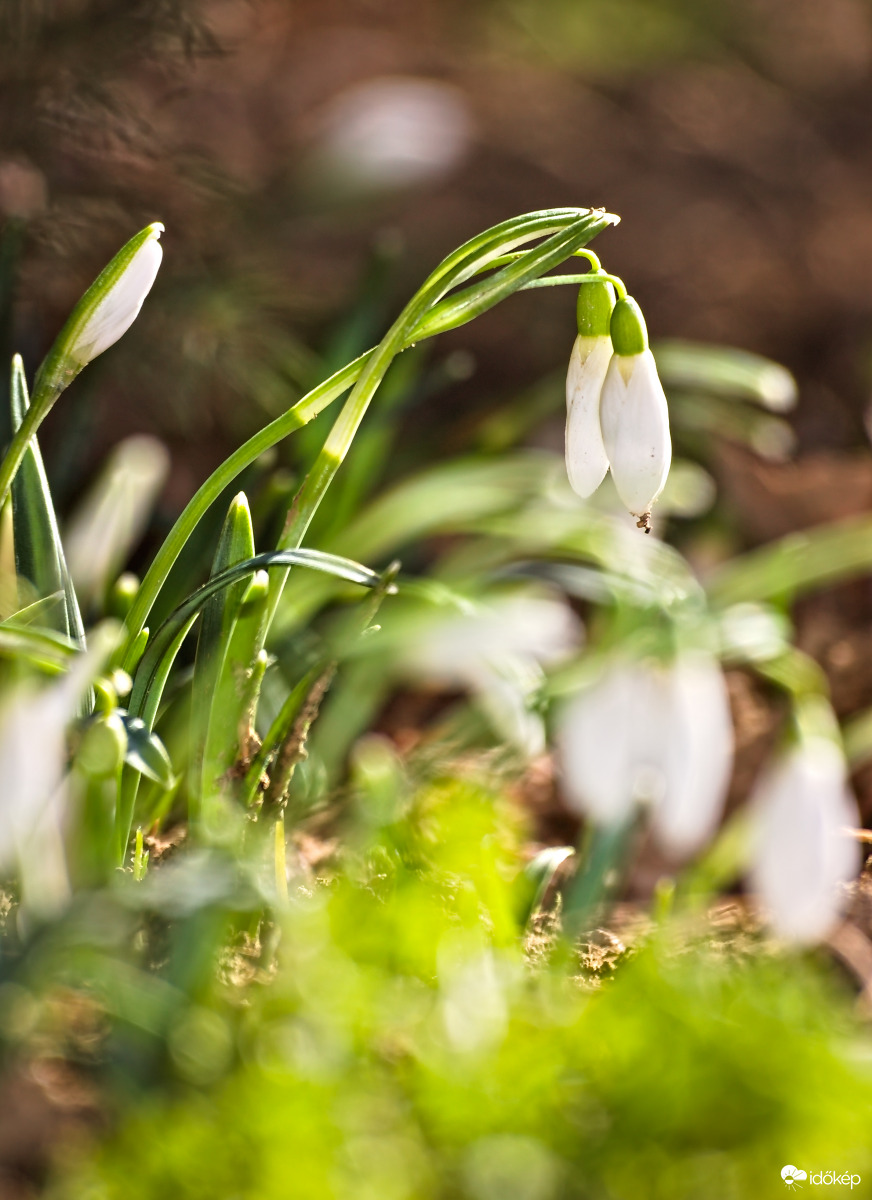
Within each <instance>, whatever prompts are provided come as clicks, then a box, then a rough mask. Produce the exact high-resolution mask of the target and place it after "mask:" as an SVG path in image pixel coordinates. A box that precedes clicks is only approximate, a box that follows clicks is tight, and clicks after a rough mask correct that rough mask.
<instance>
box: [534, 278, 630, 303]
mask: <svg viewBox="0 0 872 1200" xmlns="http://www.w3.org/2000/svg"><path fill="white" fill-rule="evenodd" d="M569 283H571V284H573V285H575V286H576V287H577V286H578V285H579V284H580V283H611V284H613V285H614V289H615V291H616V292H617V293H618V296H619V297H620V299H621V300H626V298H627V287H626V284H625V283H624V281H623V279H621V278H620V277H619V276H617V275H609V274H607V272H605V271H602V272H600V274H599V275H597V276H594V275H593V274H589V275H546V276H545V277H544V278H542V279H534V280H533V281H532V282H531V283H525V284H524V285H523V287H521V288H519V289H518V290H519V291H522V292H529V291H530V290H531V288H540V287H560V286H561V285H562V284H569Z"/></svg>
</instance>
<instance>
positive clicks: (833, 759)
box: [751, 737, 860, 943]
mask: <svg viewBox="0 0 872 1200" xmlns="http://www.w3.org/2000/svg"><path fill="white" fill-rule="evenodd" d="M752 808H753V809H754V811H755V816H756V828H755V838H754V851H753V853H754V857H753V864H752V869H751V884H752V886H753V888H754V890H755V891H756V892H757V894H758V896H759V897H760V899H761V901H762V902H763V905H764V907H765V909H766V910H767V912H768V915H769V919H770V922H771V924H772V927H773V929H774V930H775V932H776V933H777V934H778V935H779V936H781V937H783V938H785V939H787V940H789V941H792V942H799V943H811V942H816V941H819V940H820V939H821V938H822V937H824V936H825V935H826V934H827V932H828V931H829V930H830V929H831V928H832V926H833V925H834V924H835V923H836V921H837V920H838V916H839V908H840V895H839V892H840V889H841V887H842V886H843V885H844V884H845V883H847V882H848V881H849V880H851V879H852V878H853V877H854V876H855V875H856V873H857V870H858V869H859V866H860V855H859V850H858V847H857V845H856V843H855V842H854V841H853V840H852V838H851V837H850V835H849V834H848V833H847V830H846V827H849V826H856V824H857V822H858V814H857V806H856V803H855V802H854V798H853V797H852V796H851V794H850V792H849V791H848V787H847V771H846V768H845V761H844V758H843V757H842V754H841V751H840V750H839V748H838V747H837V746H836V744H835V743H834V742H831V741H829V740H828V739H826V738H822V737H811V738H806V739H805V740H804V741H803V742H801V743H800V745H798V746H796V747H795V748H794V749H792V750H790V751H789V752H788V753H787V754H786V755H784V756H783V757H782V759H781V761H780V762H779V763H778V764H777V765H776V766H775V767H774V769H772V770H771V771H770V773H769V774H768V775H767V776H766V777H765V778H764V780H763V781H762V783H761V784H760V785H759V787H758V788H757V791H756V794H755V796H754V797H753V798H752Z"/></svg>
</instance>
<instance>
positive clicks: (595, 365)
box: [566, 334, 612, 499]
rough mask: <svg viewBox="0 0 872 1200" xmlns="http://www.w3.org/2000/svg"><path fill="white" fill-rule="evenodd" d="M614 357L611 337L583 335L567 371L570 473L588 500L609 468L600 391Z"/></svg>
mask: <svg viewBox="0 0 872 1200" xmlns="http://www.w3.org/2000/svg"><path fill="white" fill-rule="evenodd" d="M611 357H612V342H611V338H609V337H608V336H604V337H583V336H582V335H581V334H579V335H578V337H577V338H576V339H575V345H574V346H573V347H572V354H571V356H570V359H569V370H568V371H567V374H566V473H567V475H568V476H569V483H570V485H571V487H572V489H573V491H574V492H577V494H578V495H579V496H582V497H584V498H585V499H586V498H587V497H588V496H591V495H593V493H594V492H595V491H596V489H597V488H598V487H599V485H600V484H601V483H602V481H603V479H604V478H605V475H606V471H608V469H609V460H608V457H607V456H606V451H605V446H604V445H603V435H602V430H601V428H600V393H601V392H602V388H603V381H604V380H605V377H606V371H607V370H608V366H609V361H610V360H611Z"/></svg>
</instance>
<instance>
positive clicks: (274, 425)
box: [120, 208, 616, 662]
mask: <svg viewBox="0 0 872 1200" xmlns="http://www.w3.org/2000/svg"><path fill="white" fill-rule="evenodd" d="M615 220H616V218H614V217H613V216H611V215H610V214H608V213H598V212H591V211H590V210H587V209H577V208H562V209H552V210H545V211H542V212H537V213H530V214H526V215H525V216H522V217H515V218H513V219H512V220H509V221H504V222H502V224H500V225H496V226H494V227H493V228H491V229H489V230H486V231H485V232H484V233H481V234H478V235H477V236H476V237H474V238H471V239H470V240H469V241H468V242H465V243H464V244H463V245H462V246H460V247H458V249H457V250H455V251H453V252H452V253H451V254H450V255H448V257H447V258H445V259H444V260H443V262H442V263H440V265H439V266H438V267H437V268H436V270H435V271H433V272H432V273H431V275H430V276H429V277H428V279H427V280H426V281H425V283H424V284H423V286H422V287H421V288H420V289H419V291H418V292H417V293H416V295H415V296H414V297H413V298H412V300H411V301H410V302H409V304H408V305H406V308H405V309H404V310H403V313H402V314H401V315H400V317H399V318H398V319H397V321H396V322H395V323H394V325H393V326H392V327H391V329H390V330H389V332H388V334H387V335H386V337H385V338H384V339H383V340H382V342H381V343H380V345H379V346H378V347H375V348H374V349H372V350H369V351H367V352H366V353H365V354H362V355H360V356H359V357H358V358H356V359H355V360H354V361H353V362H352V363H349V364H348V365H347V366H345V367H343V368H342V369H341V370H340V371H337V372H336V373H335V374H334V375H331V376H330V378H329V379H327V380H325V381H324V382H323V383H321V384H319V385H318V387H316V388H314V389H313V390H312V391H311V392H309V393H308V394H307V395H306V396H304V397H303V398H302V399H301V400H300V401H298V402H297V404H295V405H294V406H293V407H292V408H290V409H289V410H288V411H287V412H286V413H283V414H282V416H280V417H277V418H276V419H275V420H274V421H272V422H271V423H270V424H269V425H267V426H266V427H265V428H264V429H262V430H260V431H259V432H258V433H256V434H255V435H254V436H253V437H251V438H249V439H248V441H247V442H245V443H244V444H243V445H242V446H240V447H239V449H238V450H236V451H235V452H234V453H233V454H232V455H230V457H229V458H228V459H226V460H225V462H223V463H222V464H221V465H220V466H219V467H218V468H217V470H216V471H214V472H213V473H212V475H210V476H209V478H208V479H207V480H206V481H205V482H204V483H203V484H202V485H201V487H200V488H199V489H198V490H197V492H196V493H195V495H194V496H193V497H192V499H191V500H190V501H189V502H188V504H187V505H186V507H185V509H184V511H183V512H182V513H181V515H180V516H179V518H178V519H177V521H176V523H175V525H174V526H173V528H172V529H171V530H170V532H169V534H168V535H167V537H166V539H165V541H164V543H163V545H162V546H161V548H160V550H159V551H158V553H157V554H156V555H155V558H154V559H153V561H152V563H151V565H150V566H149V569H148V571H147V572H146V574H145V577H144V578H143V581H142V584H141V585H140V588H139V591H138V593H137V596H136V599H135V600H134V602H133V605H132V606H131V609H130V612H129V613H128V615H127V618H126V621H125V626H126V629H127V635H126V639H125V642H124V647H123V650H122V652H121V656H120V657H121V661H122V662H124V661H126V660H127V659H129V656H130V652H131V648H132V646H133V644H134V642H135V640H136V638H137V636H138V635H139V633H140V632H141V630H142V629H143V627H144V626H145V623H146V621H147V619H148V614H149V612H150V611H151V608H152V606H153V605H154V602H155V600H156V599H157V596H158V594H159V592H160V589H161V588H162V587H163V584H164V582H165V581H166V578H167V576H168V575H169V572H170V569H171V568H172V566H173V563H174V562H175V561H176V559H177V558H178V555H179V553H180V552H181V550H182V548H183V547H184V545H185V543H186V542H187V540H188V538H189V537H190V536H191V534H192V532H193V530H194V529H195V527H196V526H197V524H198V522H199V521H200V519H201V518H202V517H203V515H204V514H205V513H206V511H207V510H208V509H209V507H210V506H211V505H212V504H213V503H214V501H215V500H216V499H217V498H218V496H219V495H220V494H221V492H222V491H224V489H225V488H226V487H228V486H229V484H230V483H232V482H233V480H234V479H235V478H236V476H237V475H239V473H240V472H241V471H243V470H244V469H245V468H246V467H247V466H249V465H250V464H251V463H252V462H254V460H255V459H256V458H258V457H259V456H260V455H261V454H263V453H264V451H266V450H268V449H270V448H271V447H272V446H274V445H276V443H277V442H279V441H281V440H282V439H283V438H284V437H286V436H287V435H288V434H289V433H292V432H293V431H294V430H295V429H299V428H301V427H302V426H303V425H305V424H306V423H307V422H308V421H310V420H311V419H312V418H313V417H315V416H316V415H317V414H318V413H320V412H321V411H322V410H323V409H324V408H326V407H327V406H328V405H329V404H331V403H332V402H333V401H334V400H335V399H337V398H338V397H339V396H340V395H341V394H342V393H343V392H344V391H346V390H347V389H348V388H349V387H351V386H352V385H353V384H355V383H356V384H357V388H356V389H355V392H354V393H352V396H350V397H349V399H348V401H347V402H346V407H345V408H344V409H343V411H342V413H340V416H339V418H338V420H337V423H336V425H334V428H333V430H332V431H331V434H330V436H329V437H328V441H327V444H326V445H325V446H324V448H323V450H322V452H321V454H320V455H319V456H318V459H317V461H316V463H315V466H314V467H313V469H312V471H311V472H310V473H309V476H307V479H306V481H305V482H304V484H303V488H301V491H300V493H298V497H297V500H296V501H295V505H294V508H292V510H291V513H290V514H289V522H288V525H287V526H286V530H285V534H284V536H283V538H282V541H281V543H280V544H281V545H282V546H283V547H287V546H289V545H293V544H297V545H298V544H299V541H300V540H302V537H303V535H304V534H305V530H306V528H307V527H308V524H309V522H310V521H311V518H312V516H313V515H314V512H315V510H316V508H317V506H318V504H319V503H320V499H321V497H322V496H323V494H324V492H325V491H326V489H327V487H328V486H329V484H330V481H331V480H332V478H333V476H334V474H335V473H336V470H337V469H338V466H339V463H340V462H341V461H342V458H343V457H344V455H345V452H346V451H347V448H348V445H349V444H350V439H351V438H353V436H354V432H355V431H356V429H357V426H358V424H359V423H360V420H361V419H362V417H363V414H364V412H365V411H366V408H367V407H368V404H369V401H370V399H371V398H372V395H373V394H374V393H375V391H376V389H377V387H378V385H379V383H380V382H381V379H382V378H383V376H384V374H385V372H386V371H387V367H388V366H389V365H390V362H391V361H392V359H393V358H394V357H395V356H396V354H398V353H400V351H402V350H404V349H405V348H406V347H408V346H411V345H413V344H414V343H415V342H416V341H419V340H422V339H423V338H424V337H432V336H434V335H435V334H436V333H439V332H442V329H443V328H446V327H451V328H454V327H456V325H460V324H463V323H464V322H465V321H467V320H471V319H472V318H473V317H474V316H477V315H478V312H479V311H484V310H485V308H487V307H491V306H492V304H495V303H497V302H498V301H499V300H500V299H503V298H504V296H505V295H508V294H509V293H510V292H511V291H515V290H517V288H518V286H519V284H518V283H515V282H514V277H515V275H516V274H517V275H520V276H523V273H524V272H523V268H522V269H521V270H520V271H518V269H517V264H518V262H519V261H520V260H521V259H523V257H524V254H529V253H530V252H529V251H526V252H524V253H522V254H520V255H518V256H512V257H510V258H509V259H508V262H509V266H508V267H507V268H505V269H504V270H503V271H499V272H498V273H497V274H496V275H495V276H494V277H493V279H492V280H487V281H486V282H485V284H484V285H483V288H484V289H485V292H486V302H485V303H483V304H482V305H478V306H476V305H472V304H469V305H464V303H463V299H464V297H463V294H461V295H460V296H458V297H457V298H456V299H455V298H454V297H449V298H448V300H447V301H445V302H443V303H447V304H448V305H449V307H451V306H452V305H453V306H454V308H456V309H457V311H456V312H452V314H451V317H452V319H451V324H450V325H446V324H445V322H444V321H443V323H442V324H441V325H436V324H435V323H433V322H432V321H430V315H431V310H432V308H433V306H434V305H435V304H436V303H437V302H438V301H439V300H440V299H441V298H442V297H444V296H445V295H446V293H447V292H449V291H450V290H451V289H452V288H454V287H457V286H458V285H459V284H461V283H464V282H465V281H466V280H468V279H470V278H472V277H473V276H474V275H475V274H477V273H479V272H480V271H482V270H486V269H488V268H489V267H491V266H492V265H495V264H497V263H498V262H501V261H502V260H503V259H505V258H506V256H507V255H510V254H511V251H512V249H513V248H514V247H515V246H518V245H521V244H523V243H524V242H527V241H530V240H531V239H532V238H535V237H542V236H547V235H551V236H552V237H553V236H558V235H559V234H561V233H564V235H565V234H568V232H569V230H570V229H572V228H573V227H576V226H586V227H587V228H586V230H585V231H584V232H582V233H581V234H579V233H578V232H576V233H575V234H574V235H573V236H572V238H570V240H569V244H568V245H566V246H565V247H564V248H563V249H562V251H561V252H560V254H559V256H558V257H556V258H555V259H554V261H553V262H549V263H548V265H547V266H543V267H542V268H541V269H543V270H548V269H550V267H551V266H556V265H557V263H558V262H561V261H564V260H565V259H566V258H567V257H569V256H570V255H572V254H574V253H575V251H576V250H578V249H579V246H578V244H577V243H578V241H580V240H583V239H585V238H587V239H589V238H591V237H594V236H595V235H596V234H597V233H599V232H601V231H602V230H603V229H605V228H607V226H608V225H610V224H613V223H614V221H615ZM573 241H574V242H575V243H576V244H574V245H573V244H572V242H573ZM528 261H529V260H528ZM597 261H598V260H597ZM520 286H523V284H521V285H520ZM481 289H482V285H478V286H477V288H476V289H475V290H476V293H477V294H479V295H480V294H481ZM352 400H353V401H354V404H353V405H352ZM297 539H299V540H297ZM275 590H276V595H278V593H279V592H280V590H281V589H280V588H277V589H275Z"/></svg>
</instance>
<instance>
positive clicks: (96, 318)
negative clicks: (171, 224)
mask: <svg viewBox="0 0 872 1200" xmlns="http://www.w3.org/2000/svg"><path fill="white" fill-rule="evenodd" d="M163 228H164V227H163V225H161V224H160V222H155V223H154V224H153V225H149V226H148V229H147V230H146V231H144V234H145V236H144V238H143V240H142V241H141V242H140V243H139V245H138V246H136V247H135V249H134V250H133V251H132V253H131V254H130V256H129V257H128V258H127V259H126V261H125V260H124V259H122V260H121V261H120V262H119V261H117V259H113V260H112V262H111V263H110V264H109V266H108V267H107V268H106V272H104V274H106V273H108V272H111V275H110V277H109V278H108V279H106V281H105V289H104V290H102V291H101V292H99V293H98V294H97V295H96V296H95V301H94V304H93V305H92V306H91V307H90V308H89V309H88V308H86V309H85V311H84V312H83V313H82V314H81V316H82V319H81V321H80V322H77V323H76V325H75V326H74V327H73V328H72V329H71V330H70V334H71V340H70V342H69V344H68V345H67V346H66V347H65V351H66V354H67V356H68V357H69V358H71V359H72V360H73V361H74V362H75V363H76V364H77V365H78V366H79V367H84V366H85V365H86V363H89V362H90V361H91V360H92V359H94V358H96V357H97V355H98V354H102V353H103V351H104V350H108V349H109V347H110V346H111V345H113V344H114V343H115V342H117V341H118V339H119V338H120V337H121V335H122V334H124V333H126V332H127V330H128V329H129V328H130V326H131V325H132V324H133V322H134V321H135V320H136V318H137V316H138V315H139V310H140V308H141V307H142V302H143V300H144V299H145V297H146V296H147V295H148V293H149V292H150V291H151V287H152V284H153V283H154V281H155V278H156V276H157V272H158V267H159V266H160V264H161V259H162V257H163V251H162V250H161V246H160V242H159V241H158V238H159V237H160V235H161V234H162V233H163ZM123 253H124V252H123V251H122V254H123ZM102 280H103V277H102V276H100V277H99V278H98V279H97V280H96V284H97V285H99V284H100V283H101V281H102ZM87 297H88V293H86V295H85V299H87Z"/></svg>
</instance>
